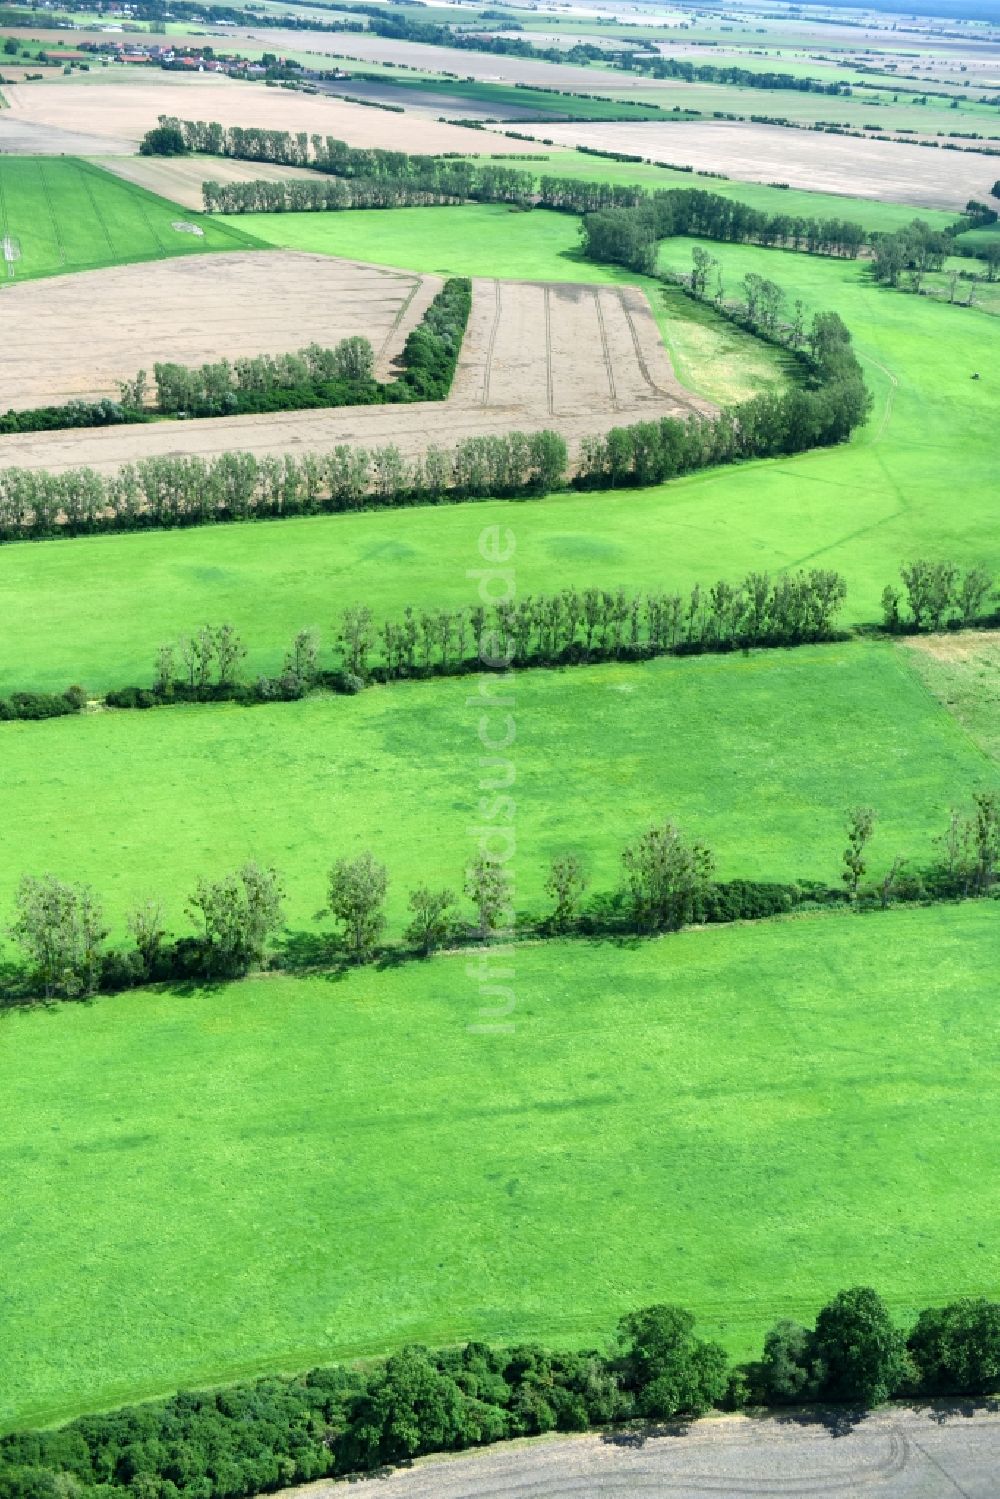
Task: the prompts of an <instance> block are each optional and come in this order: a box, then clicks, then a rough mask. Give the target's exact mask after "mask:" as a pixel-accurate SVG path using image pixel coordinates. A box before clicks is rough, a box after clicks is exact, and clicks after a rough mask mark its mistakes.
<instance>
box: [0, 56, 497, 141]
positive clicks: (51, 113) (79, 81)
mask: <svg viewBox="0 0 1000 1499" xmlns="http://www.w3.org/2000/svg"><path fill="white" fill-rule="evenodd" d="M7 94H8V98H9V101H10V109H9V110H5V111H4V114H3V125H2V126H0V128H2V129H7V128H8V126H9V124H10V122H21V123H23V124H25V125H30V126H34V127H36V132H37V131H40V130H42V129H44V130H47V131H58V132H70V131H72V132H75V133H76V134H78V135H79V136H80V137H86V138H87V139H88V141H89V144H88V145H87V146H86V147H85V148H83V149H82V150H81V148H79V147H77V148H74V149H76V150H77V152H78V154H83V155H87V156H97V155H102V154H114V155H130V154H131V152H132V151H133V150H134V149H135V147H136V146H137V145H138V143H139V141H140V140H141V138H142V137H143V136H144V135H145V133H146V131H147V130H149V129H151V128H152V126H154V125H155V124H156V120H157V116H158V115H161V114H167V115H179V116H180V117H181V118H182V119H191V120H218V121H219V123H220V124H222V125H259V126H261V127H262V128H263V129H267V130H291V131H302V130H304V131H306V132H307V133H308V134H310V135H312V134H319V135H334V136H337V138H338V139H340V140H346V141H347V142H348V143H349V144H350V145H352V146H374V147H379V148H385V149H390V150H403V151H413V152H418V153H420V152H423V153H426V154H428V155H438V154H442V153H444V152H447V151H459V152H463V153H466V154H470V155H474V154H476V153H477V152H479V151H481V150H482V149H483V144H484V141H483V137H482V136H476V135H474V134H472V133H471V132H470V131H469V130H466V129H463V128H462V126H460V125H441V124H438V122H437V121H436V120H428V119H423V118H420V117H419V116H408V115H397V114H391V113H388V112H387V111H385V110H381V109H366V108H365V106H364V105H362V104H346V103H345V102H344V101H343V100H342V99H335V98H332V97H330V96H328V95H324V94H298V93H292V92H290V91H288V90H285V89H277V88H267V87H266V86H265V85H264V84H262V83H261V84H256V83H239V82H236V81H234V80H233V79H231V78H222V77H220V76H219V75H217V74H211V73H203V74H199V75H198V76H197V77H195V78H188V77H185V76H184V75H183V74H180V73H164V72H162V71H159V70H158V71H157V72H156V74H155V76H151V75H150V74H148V73H147V74H144V75H143V76H133V75H129V76H127V77H125V78H122V79H119V80H116V81H115V82H113V83H111V82H105V81H104V80H103V79H102V78H100V77H99V76H97V75H94V78H93V81H91V78H90V77H89V76H86V77H82V78H81V77H77V78H67V79H65V80H62V81H60V82H58V83H52V84H48V85H40V84H30V85H28V84H17V85H15V86H14V87H12V88H10V89H8V90H7ZM31 149H32V150H33V151H36V152H40V151H42V150H43V149H45V148H44V147H43V146H41V145H35V146H33V147H31ZM66 149H67V147H66V146H60V145H54V146H53V147H52V148H51V150H52V152H53V154H58V153H59V152H60V151H65V150H66ZM495 149H496V151H498V152H517V151H518V150H521V151H523V150H524V143H523V142H519V141H508V140H504V139H501V140H500V141H499V142H497V143H496V145H495Z"/></svg>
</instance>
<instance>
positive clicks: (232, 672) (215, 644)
mask: <svg viewBox="0 0 1000 1499" xmlns="http://www.w3.org/2000/svg"><path fill="white" fill-rule="evenodd" d="M212 651H213V654H214V656H215V662H216V667H217V669H218V673H219V686H220V687H231V686H232V685H233V683H234V682H235V681H236V674H237V672H238V671H239V666H240V662H241V661H242V660H243V659H244V657H245V656H246V653H247V648H246V646H245V645H244V644H243V642H242V640H241V639H240V637H239V636H238V635H237V633H236V631H235V630H234V629H233V627H232V625H228V624H226V625H219V627H218V629H216V630H215V631H214V633H213V636H212Z"/></svg>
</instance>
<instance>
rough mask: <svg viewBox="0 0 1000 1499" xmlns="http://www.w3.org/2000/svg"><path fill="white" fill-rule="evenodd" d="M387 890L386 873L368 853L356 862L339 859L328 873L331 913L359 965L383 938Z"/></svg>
mask: <svg viewBox="0 0 1000 1499" xmlns="http://www.w3.org/2000/svg"><path fill="white" fill-rule="evenodd" d="M388 888H389V871H388V870H387V869H386V867H385V865H384V864H380V863H379V862H378V860H377V859H376V858H375V856H374V855H373V854H372V853H371V851H370V850H369V849H366V850H365V852H364V853H363V854H359V855H358V857H357V858H356V859H338V860H337V861H336V863H335V864H334V865H333V867H332V868H331V870H330V876H329V892H330V895H329V905H330V910H331V912H332V913H333V916H334V919H335V920H336V921H338V922H339V923H340V925H341V927H342V928H343V938H344V942H345V945H346V947H347V950H348V952H349V953H350V954H351V956H352V957H353V958H355V959H356V960H357V961H358V962H364V961H365V960H366V959H367V958H370V957H371V955H372V953H373V952H374V951H375V947H376V945H377V943H378V939H379V937H380V936H381V935H382V931H383V929H384V927H385V897H386V891H387V890H388Z"/></svg>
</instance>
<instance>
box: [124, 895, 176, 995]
mask: <svg viewBox="0 0 1000 1499" xmlns="http://www.w3.org/2000/svg"><path fill="white" fill-rule="evenodd" d="M128 929H129V931H130V932H131V933H132V940H133V942H134V943H135V950H136V952H137V954H138V956H139V963H140V965H141V969H142V977H143V978H146V979H148V978H151V977H152V975H153V973H154V972H155V969H156V962H157V959H158V957H159V955H160V952H161V951H162V948H163V941H164V938H165V937H166V935H167V932H166V928H165V926H164V924H163V907H162V906H161V905H160V902H159V901H158V900H155V899H153V898H150V899H148V900H144V901H140V902H139V904H138V905H136V906H133V908H132V910H131V911H130V912H129V916H128Z"/></svg>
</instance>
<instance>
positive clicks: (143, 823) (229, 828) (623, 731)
mask: <svg viewBox="0 0 1000 1499" xmlns="http://www.w3.org/2000/svg"><path fill="white" fill-rule="evenodd" d="M220 540H222V538H220ZM483 690H484V691H497V690H500V689H499V687H498V684H497V683H496V682H495V681H492V680H491V681H490V682H489V683H488V685H487V688H485V689H483ZM511 690H512V692H513V697H514V706H513V709H512V711H513V713H514V716H515V719H516V742H515V746H514V748H513V750H512V751H511V756H510V758H511V759H512V761H513V764H514V770H515V776H516V790H515V792H514V793H513V794H514V796H515V801H516V838H517V855H516V866H515V867H516V875H517V881H516V884H517V900H518V905H519V907H521V908H522V909H525V910H528V911H535V912H537V911H539V910H540V909H541V908H542V906H543V905H544V895H543V882H544V879H545V876H546V874H547V871H548V863H549V861H550V860H551V858H552V857H554V856H555V855H557V854H560V853H564V852H567V851H570V850H572V851H575V852H577V853H579V854H580V855H581V856H582V857H583V858H584V859H585V861H586V863H587V864H588V866H589V868H590V869H591V871H592V874H593V880H594V886H595V888H596V889H610V888H615V887H616V886H617V884H618V881H619V875H620V865H619V855H620V851H621V848H622V846H623V845H624V844H625V842H626V841H628V840H629V839H630V838H632V837H634V836H635V835H636V834H637V833H639V832H641V831H643V830H644V829H645V828H646V827H647V826H648V825H649V823H650V822H651V821H653V820H666V819H667V818H671V819H673V820H675V821H676V822H678V823H679V824H680V825H681V826H682V827H683V828H685V829H686V830H687V831H688V832H689V833H691V834H692V835H698V836H701V837H703V838H704V839H705V840H706V841H707V842H708V844H709V845H710V846H711V847H712V848H713V849H714V850H715V852H716V855H717V859H718V867H719V874H720V877H721V878H727V879H728V878H734V877H737V876H746V877H749V878H759V879H771V880H819V881H823V882H825V883H827V884H831V885H836V884H837V883H838V882H839V877H840V856H841V851H842V848H843V846H844V831H843V829H844V821H845V813H846V809H847V808H848V807H850V806H853V805H855V804H857V803H871V804H872V805H874V806H875V807H877V808H878V810H879V812H880V814H881V821H880V824H879V829H878V834H877V838H876V840H875V843H874V844H873V847H872V861H873V862H872V868H873V869H875V868H876V867H878V868H881V867H882V866H883V865H888V864H889V863H890V862H891V860H892V858H893V857H894V856H895V855H896V854H897V853H905V854H908V855H910V856H912V857H913V858H915V859H916V861H917V862H918V863H921V862H923V861H924V860H926V859H928V858H929V857H930V856H931V854H932V853H933V847H932V839H933V837H934V836H935V835H936V834H937V833H939V832H941V831H943V829H944V826H945V824H946V822H947V816H948V811H949V808H950V807H951V806H952V805H953V804H955V803H966V802H968V801H969V798H970V795H971V792H972V791H973V790H974V789H978V788H981V787H982V788H984V787H988V786H1000V771H998V768H997V766H996V765H995V764H992V763H991V762H990V761H989V760H988V759H987V758H986V757H985V756H984V755H983V753H982V751H981V750H980V749H979V748H978V747H977V745H976V744H975V743H973V742H972V741H971V740H970V738H969V737H968V735H967V733H966V732H965V731H964V729H963V728H962V727H961V726H960V725H959V723H958V722H957V721H956V720H955V719H954V718H953V717H952V716H951V715H950V714H948V713H947V712H946V711H945V710H944V709H943V708H942V707H940V706H939V704H938V703H937V702H936V701H935V700H934V698H933V697H932V696H931V695H930V694H929V693H928V692H927V691H926V689H925V687H924V686H923V684H922V682H921V680H920V678H919V677H918V676H917V675H916V674H915V672H914V670H913V668H912V665H911V658H910V654H909V652H908V651H906V650H905V649H903V648H900V647H896V646H894V645H888V644H876V643H864V642H847V643H844V644H838V645H830V646H813V647H801V648H798V649H795V650H789V651H762V652H756V653H752V654H749V655H746V656H744V655H743V654H742V653H740V654H736V655H730V656H707V657H700V658H686V659H665V660H660V661H656V662H650V663H647V664H638V665H636V664H627V665H602V666H592V667H575V668H571V669H567V670H563V671H527V672H523V673H521V674H520V675H519V676H518V677H517V678H516V681H515V683H514V685H513V687H512V689H511ZM483 702H484V698H483V696H482V693H481V691H480V688H479V685H478V679H477V678H474V677H473V678H458V679H450V680H441V681H437V682H428V683H423V682H418V683H410V684H397V685H394V686H390V687H383V688H370V689H368V690H367V691H365V692H363V693H361V694H359V695H358V696H356V697H331V696H315V697H311V698H307V699H305V700H303V701H301V702H298V703H291V704H285V703H279V704H274V705H270V706H258V707H253V708H241V707H235V706H212V707H206V706H195V707H186V708H181V707H175V708H165V709H158V710H151V711H147V712H138V711H131V712H103V713H95V714H89V715H86V716H84V717H83V718H65V719H58V720H50V721H48V722H46V723H40V724H36V723H27V724H25V723H7V724H3V725H2V726H0V741H2V745H3V759H4V778H5V797H4V859H3V865H2V869H0V925H2V924H4V923H5V921H6V913H7V912H8V911H9V910H10V909H11V907H12V902H13V893H14V888H15V886H16V883H17V881H18V879H19V878H20V876H21V875H22V874H41V873H44V872H46V871H49V870H51V871H53V872H54V873H57V874H58V875H59V876H60V877H61V878H64V879H74V880H85V881H87V882H89V883H90V884H92V885H93V886H95V888H96V889H97V890H98V892H99V893H100V894H101V896H102V898H103V899H104V901H105V904H106V910H107V914H108V916H109V918H110V919H111V921H112V923H113V925H114V926H115V928H116V930H119V931H122V930H123V929H124V918H125V915H126V913H127V911H128V910H129V909H130V907H131V906H132V905H133V904H134V903H135V901H136V900H137V899H139V898H140V897H145V896H146V895H149V894H155V895H157V896H159V897H161V898H162V899H163V901H164V904H165V907H166V910H167V912H168V916H169V920H170V923H171V925H172V929H173V930H174V931H179V930H184V929H185V928H186V925H187V923H186V920H185V917H184V901H185V899H186V897H187V896H188V894H189V893H190V892H191V891H192V890H193V888H194V885H195V882H196V880H197V879H198V877H199V876H201V875H209V876H213V877H214V876H216V875H221V874H222V873H224V872H226V871H227V870H229V869H232V868H235V867H237V866H238V865H239V864H241V863H242V862H243V861H244V860H246V859H249V858H253V859H256V860H258V861H260V862H262V863H265V864H273V865H274V866H275V867H277V868H278V869H279V870H281V871H282V873H283V874H284V876H285V879H286V884H287V889H288V919H289V923H290V925H291V926H292V927H293V928H296V929H308V930H312V929H315V928H314V927H313V925H312V923H313V920H314V917H315V914H316V912H317V911H318V910H319V909H320V907H321V906H322V905H323V903H324V900H325V881H326V872H327V870H328V869H329V866H330V865H331V863H332V862H333V860H334V858H336V857H339V856H341V855H348V854H350V855H353V854H354V853H356V852H358V851H360V850H362V849H364V848H367V847H370V848H372V849H374V850H375V851H376V852H377V853H378V855H379V857H380V858H381V859H382V860H383V861H384V862H385V863H386V865H387V866H388V868H389V870H390V873H391V876H392V889H391V892H390V900H389V914H390V918H391V930H392V934H393V935H398V934H399V932H400V930H401V928H402V925H403V923H404V921H405V919H406V899H407V895H408V893H409V891H410V890H411V889H413V888H414V887H415V886H416V885H417V884H420V883H423V882H429V883H431V884H432V885H435V886H438V887H440V886H450V887H452V888H453V889H454V888H459V887H460V886H461V882H462V876H463V870H464V867H465V865H466V863H467V861H468V859H469V858H470V857H471V851H472V850H473V849H474V847H475V839H476V833H475V830H476V829H477V828H478V827H480V826H481V825H482V822H483V819H484V818H485V817H487V812H486V811H484V810H482V808H483V806H484V805H485V806H487V807H488V806H489V805H490V797H489V796H488V795H487V794H486V793H487V792H488V790H489V787H488V786H486V787H483V786H482V785H481V784H480V783H481V781H482V780H483V778H484V775H485V772H484V771H483V770H481V769H480V757H481V756H482V755H483V753H484V751H483V747H482V743H481V741H480V738H479V725H480V720H481V718H482V716H483V714H484V708H483V706H482V704H483ZM495 719H496V714H495V713H494V714H493V715H492V716H489V715H487V718H486V727H487V731H488V732H490V733H494V734H495V733H497V732H499V731H498V730H497V729H496V728H495V726H494V725H495ZM505 723H506V719H505V718H501V726H504V725H505ZM832 745H835V746H836V753H835V754H834V755H831V753H830V749H831V746H832ZM68 807H71V808H72V809H73V813H72V816H67V812H66V809H67V808H68ZM597 807H600V816H599V817H595V816H594V815H593V813H594V809H595V808H597ZM493 815H494V816H495V815H496V814H493Z"/></svg>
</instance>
